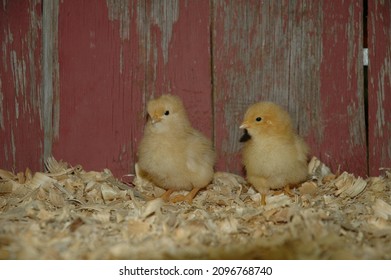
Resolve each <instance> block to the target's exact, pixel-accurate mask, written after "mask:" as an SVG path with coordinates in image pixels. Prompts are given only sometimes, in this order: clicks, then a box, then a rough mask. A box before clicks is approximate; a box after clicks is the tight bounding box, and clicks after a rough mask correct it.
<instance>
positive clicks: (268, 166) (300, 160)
mask: <svg viewBox="0 0 391 280" xmlns="http://www.w3.org/2000/svg"><path fill="white" fill-rule="evenodd" d="M240 128H241V129H244V135H243V136H242V138H241V139H240V142H245V143H244V146H243V149H242V161H243V164H244V166H245V169H246V173H247V174H246V175H247V181H248V182H249V183H250V184H252V185H253V186H254V188H255V189H256V190H257V191H258V192H259V193H260V194H261V203H262V204H263V205H265V204H266V194H267V193H268V191H269V190H270V189H273V190H276V189H281V188H284V187H288V186H290V185H296V184H299V183H301V182H303V181H305V180H306V178H307V154H308V150H309V149H308V146H307V144H306V143H305V142H304V140H303V139H302V138H300V136H298V135H297V134H296V133H295V132H294V131H293V128H292V122H291V118H290V116H289V114H288V112H286V111H285V110H284V109H282V108H281V107H280V106H278V105H276V104H274V103H272V102H259V103H256V104H253V105H252V106H250V107H249V108H248V109H247V112H246V114H245V116H244V121H243V123H242V125H241V126H240Z"/></svg>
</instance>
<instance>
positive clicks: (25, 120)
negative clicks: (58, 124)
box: [0, 0, 43, 171]
mask: <svg viewBox="0 0 391 280" xmlns="http://www.w3.org/2000/svg"><path fill="white" fill-rule="evenodd" d="M41 18H42V16H41V1H39V0H29V1H3V2H2V4H1V5H0V44H1V46H0V48H1V56H0V168H6V169H12V170H15V171H24V170H25V169H26V167H30V168H31V169H32V170H41V169H42V168H43V158H42V157H43V129H42V121H41V115H40V112H41V110H42V106H41V102H42V97H41V38H42V31H41Z"/></svg>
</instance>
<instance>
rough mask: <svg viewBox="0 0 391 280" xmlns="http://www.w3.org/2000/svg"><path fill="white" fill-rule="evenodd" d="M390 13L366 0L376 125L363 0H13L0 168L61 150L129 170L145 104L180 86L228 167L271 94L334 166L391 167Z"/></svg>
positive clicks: (4, 29)
mask: <svg viewBox="0 0 391 280" xmlns="http://www.w3.org/2000/svg"><path fill="white" fill-rule="evenodd" d="M41 10H42V11H43V12H41ZM390 14H391V12H390V4H389V2H388V1H374V0H368V25H367V26H368V30H367V31H368V48H369V60H370V64H369V69H368V73H369V77H368V81H369V83H368V104H369V105H368V128H367V131H366V127H365V108H364V104H365V102H364V82H363V80H364V71H363V69H364V67H363V63H362V55H363V53H362V47H363V44H362V42H363V33H364V30H363V1H361V0H349V1H316V2H314V1H306V0H297V1H288V0H280V1H258V0H251V1H250V0H249V1H247V0H238V1H228V0H210V1H207V0H203V1H198V0H189V1H180V0H175V1H174V0H173V1H157V0H148V1H142V0H107V1H103V0H96V1H87V0H84V1H70V0H65V1H58V0H54V1H48V0H42V1H39V0H35V1H34V0H29V1H3V5H0V41H1V63H0V109H1V113H0V147H4V149H3V151H1V150H0V168H5V169H14V170H16V171H20V170H24V169H25V168H26V167H30V168H32V169H34V170H41V169H43V168H44V166H43V161H44V158H45V157H47V156H48V155H50V154H53V155H54V156H55V157H56V158H58V159H63V160H65V161H67V162H69V163H71V164H79V163H80V164H82V165H83V167H84V168H86V169H94V170H102V169H103V168H109V169H111V170H112V171H113V172H114V174H116V175H117V176H122V175H124V174H128V173H132V172H133V166H134V163H135V161H136V159H137V158H136V151H137V147H138V143H139V141H140V138H141V136H142V131H143V125H144V121H145V114H146V112H145V104H146V102H147V101H148V100H149V99H150V98H152V97H154V96H158V95H160V94H162V93H165V92H169V93H172V94H177V95H179V96H181V97H182V98H183V100H184V103H185V105H186V107H187V109H188V112H189V116H190V118H191V121H192V123H193V124H194V126H195V127H196V128H198V129H200V130H201V131H202V132H204V133H205V134H206V135H207V136H209V137H212V138H213V140H214V143H215V146H216V150H217V152H218V164H217V169H218V170H223V171H230V172H235V173H241V172H242V168H241V164H240V156H239V151H240V147H241V146H240V143H239V138H240V134H241V131H240V130H239V128H238V126H239V124H240V121H241V118H242V116H243V113H244V111H245V110H246V108H247V106H248V105H250V104H251V103H253V102H256V101H259V100H272V101H275V102H278V103H279V104H281V105H282V106H284V107H285V108H286V109H288V110H289V111H290V113H291V115H292V117H293V119H294V121H295V123H296V128H297V130H298V131H299V133H300V134H301V135H303V136H304V137H305V138H306V140H307V141H308V142H309V144H310V146H311V149H312V154H313V155H316V156H318V157H319V158H321V159H322V160H323V161H324V162H325V163H326V164H328V165H330V166H331V167H332V169H333V170H335V171H336V170H337V169H341V170H347V171H350V172H354V173H356V174H358V175H362V176H365V175H367V174H368V173H367V171H368V169H369V171H370V173H369V175H377V174H379V168H380V167H387V166H388V167H390V165H391V143H390V132H391V125H390V123H391V122H390V113H389V111H391V101H390V99H391V98H390V96H391V95H390V94H391V92H390V91H391V86H390V85H391V82H390V79H391V76H390V75H391V74H390V71H391V69H390V59H391V55H390V43H391V42H390V40H391V39H390V35H391V33H390V32H391V24H390ZM366 133H367V135H368V143H367V142H366Z"/></svg>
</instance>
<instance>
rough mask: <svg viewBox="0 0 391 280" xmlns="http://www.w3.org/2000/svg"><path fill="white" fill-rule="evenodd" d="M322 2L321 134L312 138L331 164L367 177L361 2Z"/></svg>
mask: <svg viewBox="0 0 391 280" xmlns="http://www.w3.org/2000/svg"><path fill="white" fill-rule="evenodd" d="M323 5H324V6H323V30H322V31H323V32H322V33H323V46H322V50H323V57H322V64H321V69H320V79H321V87H320V95H321V102H322V108H321V112H320V114H321V116H322V117H321V119H322V121H321V123H319V126H318V127H319V129H321V130H322V135H323V139H322V140H321V141H316V142H317V143H318V144H317V150H318V151H319V156H320V158H321V159H322V160H324V161H325V162H326V163H327V164H329V165H330V166H331V167H332V169H334V170H336V169H339V168H340V169H341V170H342V171H345V170H346V171H349V172H353V173H355V174H357V175H361V176H366V175H367V159H366V153H367V151H366V140H365V137H366V136H365V110H364V90H363V63H362V57H363V56H362V46H363V43H362V42H363V37H362V36H363V32H362V26H363V24H362V17H363V16H362V13H363V9H362V1H360V0H351V1H344V2H341V1H337V2H335V1H324V4H323ZM314 128H315V127H314Z"/></svg>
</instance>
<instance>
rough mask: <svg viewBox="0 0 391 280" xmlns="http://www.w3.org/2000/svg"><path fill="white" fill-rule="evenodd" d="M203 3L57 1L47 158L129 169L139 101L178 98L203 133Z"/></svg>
mask: <svg viewBox="0 0 391 280" xmlns="http://www.w3.org/2000/svg"><path fill="white" fill-rule="evenodd" d="M208 9H209V3H208V2H207V1H203V2H197V1H187V2H184V1H170V2H163V1H136V0H135V1H111V0H108V1H106V2H105V1H98V2H91V1H77V2H76V3H74V2H72V3H71V2H69V1H68V2H67V1H64V2H62V3H61V4H60V9H59V38H58V40H59V67H60V81H59V82H60V85H59V86H60V92H61V94H60V118H59V124H60V125H59V127H60V130H59V138H58V139H57V140H56V141H55V142H54V144H53V154H54V156H55V157H58V158H63V159H64V160H66V161H68V162H70V163H71V164H76V163H81V164H82V165H83V166H84V167H85V168H87V169H102V168H105V167H107V168H109V169H111V170H112V171H113V173H114V174H115V175H117V176H120V175H123V174H127V173H130V172H133V165H134V163H135V161H136V160H137V156H136V152H137V147H138V142H139V140H140V138H141V135H142V130H143V126H144V123H145V114H146V111H145V108H144V107H145V104H146V102H147V101H148V100H149V99H150V98H152V97H153V96H157V95H160V94H162V93H165V92H169V93H172V94H177V95H179V96H181V97H183V99H184V103H185V105H186V107H187V108H188V111H189V115H190V118H191V121H192V122H193V123H194V125H195V126H196V127H197V128H199V129H200V130H202V131H203V132H204V133H205V134H207V135H208V134H209V135H211V127H212V121H211V119H212V113H211V107H212V105H211V98H210V92H211V89H210V87H211V85H210V54H209V12H208Z"/></svg>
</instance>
